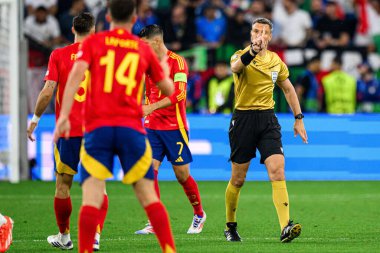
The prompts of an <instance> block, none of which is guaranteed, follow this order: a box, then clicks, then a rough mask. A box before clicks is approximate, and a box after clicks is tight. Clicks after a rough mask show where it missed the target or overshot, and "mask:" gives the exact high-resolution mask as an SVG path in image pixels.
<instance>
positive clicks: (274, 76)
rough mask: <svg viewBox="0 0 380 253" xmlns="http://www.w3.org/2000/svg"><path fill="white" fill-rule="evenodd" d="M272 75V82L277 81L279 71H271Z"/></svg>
mask: <svg viewBox="0 0 380 253" xmlns="http://www.w3.org/2000/svg"><path fill="white" fill-rule="evenodd" d="M270 73H271V76H272V82H273V83H276V81H277V77H278V71H271V72H270Z"/></svg>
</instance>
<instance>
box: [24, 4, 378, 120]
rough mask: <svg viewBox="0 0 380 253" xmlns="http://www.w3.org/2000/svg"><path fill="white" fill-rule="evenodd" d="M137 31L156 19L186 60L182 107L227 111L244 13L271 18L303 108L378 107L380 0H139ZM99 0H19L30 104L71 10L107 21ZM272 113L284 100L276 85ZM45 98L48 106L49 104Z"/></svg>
mask: <svg viewBox="0 0 380 253" xmlns="http://www.w3.org/2000/svg"><path fill="white" fill-rule="evenodd" d="M137 3H138V11H137V14H138V21H137V23H136V24H135V26H134V27H133V32H134V33H135V34H137V33H138V32H139V31H140V30H141V29H142V28H143V27H144V26H146V25H149V24H154V23H156V24H160V25H161V26H162V27H163V29H164V34H165V38H164V39H165V42H166V43H167V47H168V48H169V49H171V50H173V51H175V52H178V53H180V54H181V55H183V56H184V57H185V58H186V59H187V61H188V64H189V67H190V74H189V77H188V94H187V97H188V102H187V103H188V111H189V112H194V113H230V112H231V111H232V108H233V97H234V96H233V92H234V91H233V78H232V73H231V71H230V69H229V65H228V62H229V59H230V57H231V56H232V54H233V53H234V52H235V51H237V50H239V49H241V48H243V47H245V46H247V45H249V43H250V29H251V25H250V23H251V21H252V20H253V19H255V18H257V17H266V18H268V19H270V20H272V22H273V24H274V28H273V38H272V41H271V44H270V49H271V50H273V51H276V52H277V53H278V54H279V55H280V57H281V58H282V59H283V61H284V62H285V63H286V64H287V65H288V66H289V70H290V73H291V75H290V79H291V81H292V82H293V84H294V86H295V88H296V91H297V94H298V95H299V98H300V100H301V104H302V106H303V111H304V112H328V113H354V112H380V56H379V55H380V0H336V1H325V0H208V1H207V0H193V1H191V0H177V1H176V0H137ZM106 10H107V1H106V0H25V11H24V13H25V19H24V22H25V23H24V26H23V28H24V33H25V36H26V37H27V39H28V41H29V68H28V91H29V94H28V100H29V102H28V107H29V112H32V111H33V108H34V104H33V103H34V102H35V101H36V97H37V96H38V93H39V91H40V89H41V87H42V85H43V82H42V80H43V77H44V75H45V71H46V66H47V62H48V59H49V55H50V52H51V51H52V49H54V48H56V47H60V46H63V45H66V44H68V43H71V42H72V41H73V39H74V38H73V34H72V33H71V26H72V18H73V17H74V16H76V15H78V14H79V13H80V12H83V11H89V12H91V13H93V14H94V16H95V17H96V18H97V22H96V29H97V31H101V30H105V29H108V28H109V23H108V22H107V19H106ZM275 100H276V103H277V105H276V111H278V112H286V111H288V110H289V109H288V107H287V104H286V101H285V98H284V97H283V95H282V92H280V91H279V90H278V88H277V87H276V88H275ZM53 109H54V108H53V105H52V106H51V107H50V109H49V110H50V112H52V111H53Z"/></svg>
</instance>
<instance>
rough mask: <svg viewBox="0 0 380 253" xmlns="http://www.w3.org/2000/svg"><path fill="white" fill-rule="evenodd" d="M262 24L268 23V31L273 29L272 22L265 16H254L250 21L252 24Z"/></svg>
mask: <svg viewBox="0 0 380 253" xmlns="http://www.w3.org/2000/svg"><path fill="white" fill-rule="evenodd" d="M256 23H258V24H264V25H269V28H270V31H271V32H272V31H273V23H272V22H271V21H270V20H269V19H267V18H256V19H255V20H253V21H252V25H254V24H256Z"/></svg>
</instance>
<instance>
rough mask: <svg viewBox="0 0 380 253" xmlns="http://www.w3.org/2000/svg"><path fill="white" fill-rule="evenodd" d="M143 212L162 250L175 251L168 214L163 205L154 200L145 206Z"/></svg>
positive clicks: (166, 251)
mask: <svg viewBox="0 0 380 253" xmlns="http://www.w3.org/2000/svg"><path fill="white" fill-rule="evenodd" d="M145 212H146V214H147V216H148V219H149V221H150V223H151V224H152V226H153V229H154V232H155V233H156V236H157V239H158V241H159V243H160V245H161V249H162V252H164V253H172V252H175V245H174V238H173V234H172V230H171V228H170V222H169V216H168V213H167V212H166V209H165V207H164V205H163V204H162V203H161V202H156V203H153V204H150V205H149V206H146V207H145Z"/></svg>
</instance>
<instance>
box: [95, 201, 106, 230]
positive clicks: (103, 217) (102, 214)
mask: <svg viewBox="0 0 380 253" xmlns="http://www.w3.org/2000/svg"><path fill="white" fill-rule="evenodd" d="M107 211H108V195H107V194H104V197H103V204H102V206H101V207H100V210H99V227H100V231H97V232H98V233H100V232H101V231H103V226H104V222H105V221H106V216H107Z"/></svg>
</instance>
